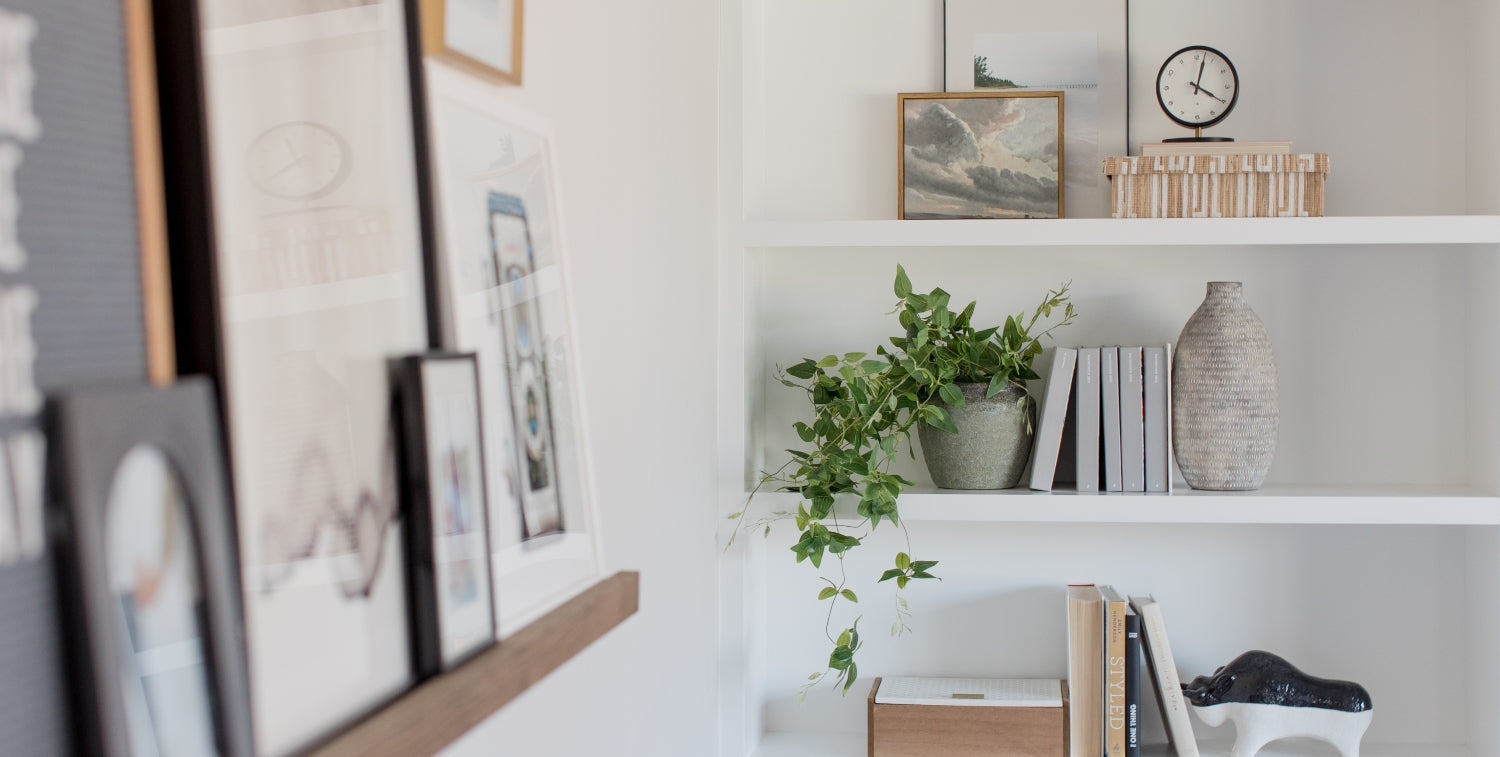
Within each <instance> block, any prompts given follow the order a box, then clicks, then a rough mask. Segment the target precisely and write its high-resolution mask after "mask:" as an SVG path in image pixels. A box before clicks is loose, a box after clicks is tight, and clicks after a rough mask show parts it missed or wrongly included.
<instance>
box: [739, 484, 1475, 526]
mask: <svg viewBox="0 0 1500 757" xmlns="http://www.w3.org/2000/svg"><path fill="white" fill-rule="evenodd" d="M798 499H799V498H798V496H797V495H796V494H793V493H790V492H761V493H759V494H756V495H755V504H754V508H755V510H756V511H758V512H774V511H777V510H786V511H792V510H795V509H796V507H797V502H798ZM741 504H743V499H741ZM900 505H901V517H902V518H903V519H905V520H906V521H908V522H921V521H958V522H992V523H1109V524H1119V523H1168V524H1171V523H1182V524H1215V523H1259V524H1302V525H1317V524H1340V525H1437V526H1446V525H1477V526H1494V525H1500V497H1495V496H1488V495H1485V494H1482V493H1479V492H1475V491H1472V490H1469V489H1465V488H1462V487H1418V486H1391V487H1380V486H1364V487H1359V486H1293V485H1281V486H1267V487H1265V488H1263V489H1260V490H1258V491H1253V492H1203V491H1194V490H1191V489H1186V488H1183V489H1179V490H1178V491H1175V492H1173V493H1172V494H1140V493H1131V494H1123V493H1109V494H1092V493H1091V494H1079V493H1077V492H1074V491H1062V490H1059V491H1054V492H1038V491H1031V490H1029V489H1005V490H992V491H951V490H949V491H940V490H935V489H911V490H908V491H907V492H905V493H903V494H902V495H901V502H900ZM838 508H839V509H838V511H839V512H840V513H841V514H848V515H852V514H853V502H852V498H851V499H850V501H849V502H841V503H840V505H839V506H838Z"/></svg>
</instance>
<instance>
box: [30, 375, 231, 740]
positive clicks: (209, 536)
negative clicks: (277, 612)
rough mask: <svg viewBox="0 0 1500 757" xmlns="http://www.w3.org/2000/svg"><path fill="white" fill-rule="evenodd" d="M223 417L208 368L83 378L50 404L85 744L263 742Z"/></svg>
mask: <svg viewBox="0 0 1500 757" xmlns="http://www.w3.org/2000/svg"><path fill="white" fill-rule="evenodd" d="M217 417H218V416H217V413H216V411H215V407H214V396H213V388H212V385H211V384H210V383H209V382H208V381H207V380H205V379H201V378H195V379H186V380H183V381H180V382H178V383H177V384H175V385H173V386H170V387H167V388H161V389H156V388H149V387H145V386H139V387H137V386H131V387H129V388H123V389H109V390H96V391H87V392H75V393H70V394H65V395H62V396H60V397H58V398H56V399H55V400H54V402H53V403H52V404H51V406H50V408H49V417H48V421H49V425H50V428H49V432H50V435H51V439H52V440H53V445H54V449H55V453H54V455H53V457H52V469H51V473H52V481H53V483H54V486H55V491H56V497H55V499H54V502H55V506H56V511H55V516H56V519H57V520H56V524H57V525H59V526H60V528H58V529H57V532H58V534H59V536H58V539H57V544H56V559H57V563H58V573H59V576H60V579H61V581H62V582H63V585H64V586H65V591H64V592H63V595H64V596H66V597H68V598H70V600H71V602H70V603H69V604H68V606H67V607H65V612H67V613H68V619H69V620H70V623H69V632H70V635H69V640H70V644H72V645H73V646H72V655H71V657H72V659H74V660H76V661H78V663H79V664H77V665H76V666H74V667H73V670H74V672H75V675H76V678H77V681H76V683H77V687H76V691H75V699H74V701H75V702H76V706H77V707H79V710H78V712H79V717H76V718H75V719H74V723H75V725H76V727H77V728H79V729H80V734H79V736H80V740H79V742H78V744H79V747H80V749H81V750H82V751H84V752H86V753H88V754H92V755H109V756H111V757H112V756H114V755H119V756H120V757H131V756H138V755H145V754H222V755H226V757H251V756H252V755H254V754H255V748H254V739H253V735H252V729H251V724H250V693H249V677H248V669H247V666H246V663H245V656H244V654H245V653H244V635H243V629H242V625H241V623H242V618H241V614H240V609H241V608H240V584H239V574H238V566H237V565H236V564H235V563H234V559H233V555H234V553H235V547H234V541H233V539H234V537H233V534H234V531H233V525H232V522H231V520H230V513H231V512H232V509H231V507H230V500H229V488H228V487H229V484H228V479H227V478H226V477H225V471H224V462H223V459H222V456H221V453H220V449H221V443H222V441H221V440H222V437H221V436H220V433H219V426H218V423H217V420H216V418H217Z"/></svg>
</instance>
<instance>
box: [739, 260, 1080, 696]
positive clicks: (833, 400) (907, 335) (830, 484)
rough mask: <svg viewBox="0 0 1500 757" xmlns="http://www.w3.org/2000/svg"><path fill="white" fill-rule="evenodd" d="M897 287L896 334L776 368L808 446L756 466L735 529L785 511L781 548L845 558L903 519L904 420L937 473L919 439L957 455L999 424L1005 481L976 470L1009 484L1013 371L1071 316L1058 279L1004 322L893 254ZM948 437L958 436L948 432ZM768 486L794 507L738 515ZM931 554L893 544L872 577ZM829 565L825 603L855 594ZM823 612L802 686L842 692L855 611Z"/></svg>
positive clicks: (1027, 372) (917, 563)
mask: <svg viewBox="0 0 1500 757" xmlns="http://www.w3.org/2000/svg"><path fill="white" fill-rule="evenodd" d="M895 293H896V297H897V298H898V300H899V301H898V302H897V306H896V310H895V312H896V313H897V318H898V320H899V322H900V324H901V327H902V334H901V335H900V336H896V337H892V338H891V340H890V342H891V347H890V348H889V349H888V348H886V347H885V346H883V345H882V346H878V347H876V349H875V354H874V356H873V357H872V356H871V355H869V353H864V352H851V353H848V354H845V355H842V356H839V355H828V356H826V357H824V358H822V359H821V360H813V359H811V358H808V359H805V360H803V361H801V362H799V363H797V364H795V365H793V366H790V367H788V368H785V369H778V372H777V378H778V380H780V382H781V383H782V384H784V385H786V386H788V387H791V388H795V389H801V390H802V391H804V392H806V393H807V395H808V399H809V401H810V402H811V403H812V408H813V418H812V422H811V423H808V422H806V421H798V422H796V423H793V424H792V428H793V429H794V430H795V431H796V433H797V436H798V438H799V439H801V440H802V441H803V442H804V443H805V444H806V445H807V446H806V447H804V448H803V449H800V450H788V452H789V453H790V454H791V459H789V460H788V461H787V462H786V463H785V464H784V465H782V466H781V467H780V468H777V469H776V470H774V471H769V472H766V473H764V474H763V475H762V476H761V479H760V481H759V482H758V483H757V484H756V486H755V489H754V490H753V491H751V493H750V496H749V499H748V500H747V501H746V508H745V509H744V510H741V511H740V512H737V513H733V514H731V515H730V516H729V517H730V518H732V519H735V520H737V521H738V523H736V527H735V534H736V535H737V534H738V533H739V530H740V529H741V528H744V527H747V525H748V526H749V527H762V526H764V528H765V533H766V534H768V535H769V533H770V524H771V523H772V522H774V521H778V520H782V519H794V520H795V521H796V524H797V529H798V531H800V536H799V538H798V541H797V543H796V544H794V545H792V547H791V551H792V552H793V553H794V554H795V555H796V560H797V562H799V563H801V562H804V561H806V562H810V563H812V565H813V567H814V569H820V568H821V567H822V564H823V559H824V557H826V556H828V555H832V556H834V557H835V558H836V559H838V560H843V558H844V555H845V554H846V553H847V552H848V551H849V550H851V549H854V548H856V547H858V546H859V545H860V544H861V543H862V541H863V540H864V539H865V538H866V537H867V536H868V535H869V533H870V532H871V531H872V530H873V529H874V528H876V527H877V526H878V525H879V524H880V522H881V521H882V520H889V521H890V522H891V523H892V524H893V525H895V526H897V527H899V528H901V529H903V530H905V528H906V526H905V525H904V524H903V523H902V522H901V518H900V513H899V510H898V508H897V504H896V503H897V499H898V498H899V497H900V496H901V492H902V491H903V490H904V489H905V488H906V487H909V486H911V485H912V482H911V481H909V480H907V479H906V478H904V477H902V476H900V475H899V474H896V473H894V472H892V471H891V463H892V462H893V461H894V460H895V458H896V456H897V455H898V454H901V452H902V445H905V446H906V453H907V454H913V453H912V451H911V434H912V432H913V430H917V432H918V433H919V434H920V435H921V436H920V439H921V442H922V446H923V450H924V455H928V457H927V462H928V466H929V470H930V471H931V472H932V473H933V476H934V479H935V480H937V479H938V469H939V468H942V467H943V466H944V465H947V466H948V467H949V468H953V467H955V466H953V465H952V464H951V461H944V462H941V463H938V464H937V465H934V459H933V457H932V456H931V455H933V453H931V452H928V451H927V450H928V449H929V444H930V445H931V447H932V448H933V449H934V450H936V449H937V448H940V447H941V448H943V449H948V448H949V447H950V446H951V447H952V448H953V449H957V450H959V452H958V454H960V455H967V454H968V453H967V452H965V451H964V450H965V447H964V445H965V443H966V442H965V439H967V438H968V437H969V436H974V435H976V434H977V435H978V436H984V437H996V438H997V439H998V438H999V436H1000V435H1003V434H1004V433H1005V431H1004V430H1003V429H1011V430H1014V431H1015V433H1017V434H1019V436H1020V439H1019V440H1018V439H1011V440H1009V441H1008V442H1005V441H1001V442H999V443H1001V444H1002V445H1003V446H1006V449H1007V450H1008V451H1009V452H1010V453H1011V454H1012V456H1017V455H1018V456H1019V459H1020V461H1021V462H1020V467H1019V468H1014V470H1013V471H1010V472H1005V473H1003V475H1004V476H1006V477H1008V481H1009V483H1008V484H1005V480H1000V476H999V475H997V474H995V473H994V471H988V472H984V473H983V475H988V476H990V478H992V479H996V483H997V485H998V484H1005V485H1007V486H1014V485H1015V482H1016V479H1017V478H1019V476H1020V474H1021V468H1024V467H1025V458H1026V455H1027V454H1028V453H1029V451H1030V438H1031V431H1032V428H1031V423H1030V417H1031V408H1032V400H1031V398H1030V396H1029V395H1028V394H1027V393H1026V387H1025V384H1024V383H1023V382H1025V381H1027V380H1030V379H1035V378H1037V374H1036V373H1035V371H1033V370H1032V361H1033V360H1035V358H1036V356H1037V355H1039V354H1041V351H1042V346H1041V341H1042V338H1043V337H1048V336H1050V335H1051V334H1052V332H1053V331H1054V330H1056V329H1058V328H1061V327H1062V326H1065V325H1067V324H1069V323H1071V322H1072V321H1073V317H1074V311H1073V305H1072V302H1071V300H1070V298H1069V295H1068V285H1066V284H1064V285H1063V286H1061V287H1059V288H1057V289H1055V290H1050V291H1048V292H1047V294H1046V295H1045V296H1044V297H1043V298H1042V302H1041V304H1040V305H1038V306H1037V307H1036V309H1035V311H1033V312H1032V314H1031V316H1030V318H1027V317H1026V313H1025V312H1022V313H1021V314H1019V315H1016V316H1008V317H1007V318H1006V319H1005V323H1004V324H1003V325H1002V326H996V327H993V328H986V329H975V328H974V326H973V323H972V318H973V315H974V308H975V303H973V302H970V303H969V304H968V306H966V307H965V308H964V309H963V310H961V311H957V312H955V311H953V310H952V309H950V308H949V307H948V305H949V295H948V293H947V292H945V291H943V290H942V289H933V290H932V291H931V292H929V293H927V294H918V293H915V292H913V291H912V285H911V280H910V279H909V278H908V277H907V275H906V271H905V269H903V268H902V267H901V266H897V267H896V281H895ZM1059 311H1060V315H1061V317H1060V319H1058V320H1057V322H1055V323H1053V324H1052V325H1051V326H1049V327H1047V328H1046V329H1045V330H1042V331H1040V332H1038V333H1035V334H1033V333H1032V332H1033V330H1034V329H1035V328H1036V327H1037V326H1038V325H1039V322H1041V321H1042V320H1043V319H1046V318H1050V317H1052V315H1053V314H1054V312H1059ZM981 403H985V405H986V406H987V407H988V406H993V408H997V409H998V410H997V411H995V412H989V413H986V412H984V411H979V412H976V407H975V406H977V405H980V404H981ZM986 415H991V416H996V417H995V418H987V417H986ZM989 421H995V422H996V423H998V424H999V427H1001V428H1002V430H999V431H996V430H991V429H988V426H986V423H988V422H989ZM929 429H931V430H930V431H929ZM929 439H931V440H933V441H931V442H930V441H929ZM954 441H956V445H950V444H949V443H950V442H954ZM991 441H994V440H992V439H984V440H982V443H989V442H991ZM1023 442H1024V447H1025V449H1024V450H1021V451H1020V452H1019V453H1017V452H1016V449H1015V448H1016V446H1017V445H1020V444H1022V443H1023ZM937 454H938V455H939V456H941V455H944V454H948V453H947V452H938V453H937ZM957 467H959V468H978V467H980V466H975V465H967V464H964V465H959V466H957ZM988 467H989V468H997V467H1004V466H997V465H993V464H992V465H990V466H988ZM1011 467H1014V466H1011ZM944 475H946V473H945V474H944ZM938 483H939V485H942V484H943V482H942V481H938ZM768 486H772V487H778V488H780V489H783V490H787V491H795V492H798V493H799V494H800V495H801V497H802V501H801V502H799V503H798V505H797V512H795V513H791V512H776V513H772V514H770V515H768V516H765V517H762V518H759V519H756V520H753V521H748V522H747V513H748V512H749V506H750V504H751V503H752V502H753V501H754V499H755V495H756V494H757V493H758V492H760V491H761V490H762V489H763V488H765V487H768ZM838 495H852V496H853V497H855V498H857V500H858V505H857V506H856V507H855V514H854V517H847V516H846V517H844V518H842V519H841V517H840V515H839V514H838V513H837V512H835V510H834V501H835V497H836V496H838ZM730 543H733V537H731V538H730ZM936 565H937V561H936V560H916V559H913V558H912V556H911V555H909V554H907V553H906V552H901V553H898V554H897V555H896V556H895V559H894V563H893V567H891V568H889V569H887V570H886V571H885V572H884V573H882V574H881V576H880V579H879V582H884V581H890V580H894V581H895V582H896V585H897V588H898V589H904V588H906V585H907V584H908V583H909V582H911V581H913V580H919V579H930V578H936V575H934V574H933V573H932V569H933V568H934V567H935V566H936ZM836 576H837V580H835V579H834V578H828V577H824V578H822V580H823V581H824V582H825V583H826V584H827V585H826V586H823V587H822V588H821V589H820V591H819V593H818V600H819V601H827V602H830V603H832V605H835V606H836V605H837V603H838V602H840V601H847V602H850V603H858V601H859V597H858V595H857V594H856V593H855V592H854V591H853V590H852V589H850V588H849V587H848V579H847V577H846V575H845V573H844V571H843V570H839V571H837V573H836ZM907 610H908V608H907V605H906V602H905V600H904V599H903V598H901V597H899V596H898V597H897V618H898V619H897V621H896V623H895V625H894V626H893V627H892V629H891V632H892V634H893V635H899V634H901V633H904V632H905V631H906V630H908V629H907V626H906V624H905V618H906V617H907ZM833 617H834V606H830V607H829V611H828V615H827V618H828V620H827V621H825V626H824V631H825V634H826V635H827V636H828V640H829V641H830V642H831V643H832V644H833V651H832V652H831V653H830V654H829V657H828V666H827V668H826V669H825V670H823V671H821V672H818V673H814V674H813V675H811V676H810V677H809V679H808V683H807V684H806V685H805V686H804V687H803V690H802V694H803V695H805V694H806V692H807V691H808V689H810V688H811V687H812V686H814V685H816V684H818V683H819V682H821V681H823V680H825V679H827V678H828V677H829V676H830V675H831V676H833V677H834V684H835V686H838V685H840V684H842V687H843V691H844V692H848V690H849V687H850V686H852V685H853V684H854V681H855V680H856V679H857V678H858V676H859V669H858V666H857V665H856V664H855V662H854V655H855V652H857V651H858V650H859V647H860V645H861V643H862V642H861V640H860V636H859V619H858V618H856V619H855V620H854V621H853V622H852V623H850V624H849V626H848V627H846V628H842V629H840V630H839V632H838V633H834V631H833V628H834V627H835V626H834V624H833Z"/></svg>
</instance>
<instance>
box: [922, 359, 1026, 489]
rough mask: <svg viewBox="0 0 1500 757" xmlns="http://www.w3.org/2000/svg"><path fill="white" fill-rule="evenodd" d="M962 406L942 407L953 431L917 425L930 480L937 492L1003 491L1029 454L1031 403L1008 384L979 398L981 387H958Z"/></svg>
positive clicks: (1013, 482)
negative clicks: (947, 415)
mask: <svg viewBox="0 0 1500 757" xmlns="http://www.w3.org/2000/svg"><path fill="white" fill-rule="evenodd" d="M958 388H959V389H961V390H963V393H964V405H963V407H953V406H952V405H947V404H946V403H945V404H944V409H946V410H947V411H948V413H949V414H950V415H952V416H953V423H954V425H956V426H958V433H956V434H950V433H948V432H947V431H943V430H940V429H936V428H933V427H931V426H928V425H927V424H925V423H924V424H921V425H920V426H919V427H918V428H917V439H918V440H919V441H920V442H921V444H922V459H923V460H924V461H925V462H926V463H927V472H928V473H930V474H932V482H933V483H934V484H937V485H938V486H939V487H941V488H943V489H1009V488H1011V487H1012V486H1015V485H1016V484H1017V483H1018V482H1020V480H1021V473H1022V471H1024V470H1025V469H1026V462H1027V460H1028V459H1029V458H1030V456H1031V434H1030V433H1028V432H1027V428H1028V427H1029V426H1030V423H1029V420H1030V418H1031V413H1032V409H1031V407H1032V403H1031V402H1030V400H1029V399H1028V397H1027V395H1026V390H1024V389H1022V388H1020V387H1017V386H1015V385H1011V386H1009V387H1006V388H1005V389H1004V390H1003V391H1001V392H1000V393H999V394H996V395H995V396H993V397H990V398H985V396H984V392H985V388H986V385H985V384H959V385H958Z"/></svg>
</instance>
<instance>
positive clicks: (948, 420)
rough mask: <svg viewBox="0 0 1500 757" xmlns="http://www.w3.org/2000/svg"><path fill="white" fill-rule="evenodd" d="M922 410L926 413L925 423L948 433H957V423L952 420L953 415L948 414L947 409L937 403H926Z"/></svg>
mask: <svg viewBox="0 0 1500 757" xmlns="http://www.w3.org/2000/svg"><path fill="white" fill-rule="evenodd" d="M923 412H924V413H925V414H926V415H927V425H929V426H932V427H933V428H936V429H940V430H942V431H947V432H948V433H950V434H956V433H958V425H957V424H955V423H954V422H953V416H951V415H948V411H947V410H944V409H942V408H941V407H938V406H937V405H928V406H927V408H926V409H925V410H923Z"/></svg>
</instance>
